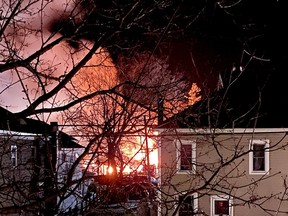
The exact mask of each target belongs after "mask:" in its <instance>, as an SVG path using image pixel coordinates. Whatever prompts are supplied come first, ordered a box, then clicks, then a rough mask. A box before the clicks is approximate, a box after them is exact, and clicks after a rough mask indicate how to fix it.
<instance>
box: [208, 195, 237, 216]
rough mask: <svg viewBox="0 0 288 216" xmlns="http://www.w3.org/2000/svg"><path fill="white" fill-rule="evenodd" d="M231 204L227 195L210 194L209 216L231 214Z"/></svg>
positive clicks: (227, 215) (229, 215) (228, 215)
mask: <svg viewBox="0 0 288 216" xmlns="http://www.w3.org/2000/svg"><path fill="white" fill-rule="evenodd" d="M232 204H233V202H232V199H231V198H230V199H229V196H211V216H224V215H226V216H232V215H233V208H232Z"/></svg>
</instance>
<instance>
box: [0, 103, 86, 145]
mask: <svg viewBox="0 0 288 216" xmlns="http://www.w3.org/2000/svg"><path fill="white" fill-rule="evenodd" d="M52 127H53V124H51V125H50V124H47V123H46V122H43V121H40V120H36V119H31V118H22V117H18V116H17V115H15V114H14V113H12V112H10V111H9V110H7V109H4V108H3V107H0V130H7V131H15V132H22V133H32V134H39V135H40V134H51V133H53V131H52V130H53V128H52ZM59 137H60V140H61V144H62V147H63V148H83V146H82V145H80V144H78V143H77V142H76V139H74V138H73V137H72V136H70V135H68V134H66V133H64V132H62V131H59Z"/></svg>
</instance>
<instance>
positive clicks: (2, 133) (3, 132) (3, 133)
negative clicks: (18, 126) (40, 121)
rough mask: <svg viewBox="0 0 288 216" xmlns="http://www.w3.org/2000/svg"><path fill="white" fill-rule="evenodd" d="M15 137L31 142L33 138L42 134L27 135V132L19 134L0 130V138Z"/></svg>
mask: <svg viewBox="0 0 288 216" xmlns="http://www.w3.org/2000/svg"><path fill="white" fill-rule="evenodd" d="M7 135H8V136H17V137H23V138H25V139H29V137H30V139H31V140H33V139H35V137H39V136H43V134H35V133H28V132H19V131H10V130H0V136H7Z"/></svg>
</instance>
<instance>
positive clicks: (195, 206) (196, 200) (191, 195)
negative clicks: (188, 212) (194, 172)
mask: <svg viewBox="0 0 288 216" xmlns="http://www.w3.org/2000/svg"><path fill="white" fill-rule="evenodd" d="M181 196H185V193H182V194H181V195H178V196H177V201H178V204H180V197H181ZM188 197H193V211H194V213H195V215H196V213H197V211H198V194H197V193H193V194H190V195H188V196H187V197H186V199H187V198H188ZM177 216H180V206H179V209H178V212H177Z"/></svg>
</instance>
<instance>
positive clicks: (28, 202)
mask: <svg viewBox="0 0 288 216" xmlns="http://www.w3.org/2000/svg"><path fill="white" fill-rule="evenodd" d="M0 137H1V138H0V142H1V145H0V160H1V168H0V173H1V178H0V190H1V193H0V214H1V215H13V214H14V215H20V214H23V215H30V214H31V215H35V213H37V212H38V213H39V214H43V215H49V214H50V215H53V214H56V213H57V211H60V212H62V211H67V209H63V208H66V207H68V206H69V208H68V210H69V209H73V208H74V207H76V203H77V201H75V199H76V198H75V196H74V200H73V197H72V195H70V194H69V195H68V196H66V197H64V196H63V194H66V195H67V194H68V192H69V191H70V190H69V188H71V187H75V184H74V186H73V185H72V186H71V187H68V189H67V190H66V191H67V192H65V191H64V192H61V193H59V191H60V190H61V188H62V187H63V186H64V179H65V173H64V172H66V173H67V169H69V168H70V167H71V164H73V162H74V161H75V160H76V159H77V157H78V156H79V155H80V154H81V153H82V152H83V146H81V145H79V144H78V143H77V142H76V140H75V139H73V138H72V137H71V136H69V135H67V134H66V133H63V132H61V131H58V126H57V123H54V122H53V123H51V124H47V123H45V122H42V121H38V120H34V119H29V118H18V117H17V116H16V115H15V114H13V113H11V112H9V111H8V110H6V109H4V108H1V107H0ZM72 176H73V177H72V179H73V180H75V179H76V180H77V179H79V178H80V176H81V177H82V170H81V167H80V164H79V165H78V166H76V168H75V171H74V172H73V174H72ZM57 179H58V180H60V179H61V180H60V181H55V180H57ZM77 185H78V184H77ZM78 188H81V193H82V194H81V196H82V197H83V196H84V195H85V194H86V191H84V188H83V186H82V185H80V186H79V187H77V190H78V191H77V192H78V195H79V189H78ZM57 194H59V196H55V195H57ZM60 194H62V195H61V196H60ZM81 196H77V198H80V197H81ZM46 198H48V199H46ZM57 200H58V201H57ZM60 200H61V202H60ZM68 202H69V205H68ZM63 203H64V204H63ZM57 205H59V207H57Z"/></svg>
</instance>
